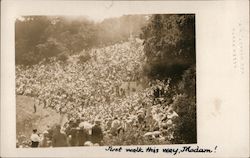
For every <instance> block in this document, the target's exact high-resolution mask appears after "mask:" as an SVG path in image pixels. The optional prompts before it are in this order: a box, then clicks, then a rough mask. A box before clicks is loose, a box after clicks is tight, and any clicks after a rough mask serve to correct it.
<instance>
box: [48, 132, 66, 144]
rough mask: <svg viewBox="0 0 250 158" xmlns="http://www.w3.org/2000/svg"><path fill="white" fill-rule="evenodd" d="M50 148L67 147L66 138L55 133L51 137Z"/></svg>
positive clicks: (64, 135)
mask: <svg viewBox="0 0 250 158" xmlns="http://www.w3.org/2000/svg"><path fill="white" fill-rule="evenodd" d="M52 146H53V147H64V146H68V145H67V136H66V134H63V133H61V132H57V133H55V134H54V135H53V138H52Z"/></svg>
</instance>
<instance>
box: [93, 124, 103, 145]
mask: <svg viewBox="0 0 250 158" xmlns="http://www.w3.org/2000/svg"><path fill="white" fill-rule="evenodd" d="M102 139H103V133H102V129H101V127H100V126H98V125H95V126H94V127H93V128H92V136H91V141H92V143H98V144H100V143H101V141H102Z"/></svg>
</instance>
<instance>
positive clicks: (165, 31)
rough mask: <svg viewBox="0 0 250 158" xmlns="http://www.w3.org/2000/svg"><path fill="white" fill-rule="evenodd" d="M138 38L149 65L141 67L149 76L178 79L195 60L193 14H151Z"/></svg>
mask: <svg viewBox="0 0 250 158" xmlns="http://www.w3.org/2000/svg"><path fill="white" fill-rule="evenodd" d="M141 38H143V39H144V40H145V41H144V50H145V53H146V57H147V64H148V65H149V66H148V67H147V69H145V70H146V73H147V74H148V75H149V76H151V77H153V78H155V77H156V78H159V77H160V78H166V77H171V78H176V79H181V78H180V77H179V78H178V76H181V74H182V73H183V71H184V70H186V69H187V68H188V67H189V66H190V65H193V64H194V63H195V18H194V15H186V14H185V15H182V14H180V15H171V14H165V15H164V14H162V15H153V16H152V17H151V21H150V22H149V24H148V25H147V26H146V27H144V28H143V33H142V34H141Z"/></svg>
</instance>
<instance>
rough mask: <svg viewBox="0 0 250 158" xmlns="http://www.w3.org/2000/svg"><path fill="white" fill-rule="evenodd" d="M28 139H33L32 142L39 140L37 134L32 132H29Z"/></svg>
mask: <svg viewBox="0 0 250 158" xmlns="http://www.w3.org/2000/svg"><path fill="white" fill-rule="evenodd" d="M30 140H31V141H33V142H40V141H41V138H40V137H39V136H38V134H36V133H33V134H31V136H30Z"/></svg>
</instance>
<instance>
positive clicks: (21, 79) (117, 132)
mask: <svg viewBox="0 0 250 158" xmlns="http://www.w3.org/2000/svg"><path fill="white" fill-rule="evenodd" d="M86 53H88V54H89V55H90V59H89V60H88V61H86V62H80V60H79V56H80V55H77V56H72V57H71V58H70V59H69V60H68V61H67V62H65V63H63V62H61V61H58V60H55V59H51V61H50V62H49V63H46V64H45V63H44V62H40V63H39V64H37V65H33V66H30V67H23V66H19V65H17V66H16V94H17V95H26V96H31V97H34V98H37V100H38V104H39V105H37V106H43V107H44V108H52V109H55V110H56V111H57V112H60V113H67V116H68V121H67V122H66V123H65V124H63V125H55V126H54V127H50V128H48V129H46V130H44V131H36V130H34V131H33V134H32V136H33V137H35V138H36V140H37V141H38V140H39V142H40V143H38V144H40V145H39V146H40V147H49V146H54V147H57V146H84V145H86V146H90V145H130V144H146V143H149V144H150V143H152V144H155V143H156V144H166V143H168V142H169V141H171V139H173V132H174V128H175V121H176V118H178V114H177V113H176V112H175V111H174V110H173V108H172V107H171V98H170V99H169V98H168V97H166V96H165V95H167V94H168V90H169V82H170V80H167V81H165V82H163V81H159V80H156V81H153V82H150V83H149V84H147V85H144V88H143V89H138V90H136V91H135V92H132V91H131V93H129V95H125V94H124V93H122V91H121V88H120V87H121V85H122V83H124V82H130V81H136V82H138V83H140V82H142V81H143V80H142V79H143V78H142V77H143V75H142V72H143V71H142V69H143V62H144V61H145V56H144V54H143V48H142V45H141V41H139V40H136V39H134V40H133V41H130V42H124V43H122V44H115V45H112V46H108V47H104V48H99V49H92V50H90V51H89V52H82V54H86ZM144 81H145V80H144ZM96 126H98V127H97V129H98V128H99V129H98V130H99V132H97V133H99V134H96V133H95V128H96ZM98 130H97V131H98ZM37 133H40V136H38V134H37ZM100 133H101V134H100ZM34 135H35V136H34ZM58 135H59V136H58ZM57 137H60V139H62V140H65V141H64V142H61V143H59V144H57V143H56V142H55V141H56V138H57ZM128 137H130V138H128ZM32 139H33V138H32ZM17 140H18V143H17V146H18V147H29V146H30V145H31V144H30V141H27V136H22V135H19V136H18V138H17ZM79 141H80V142H79ZM44 144H45V145H44Z"/></svg>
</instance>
